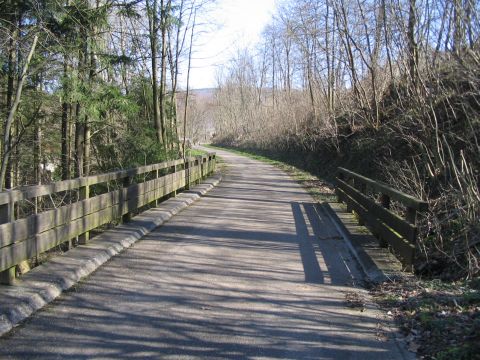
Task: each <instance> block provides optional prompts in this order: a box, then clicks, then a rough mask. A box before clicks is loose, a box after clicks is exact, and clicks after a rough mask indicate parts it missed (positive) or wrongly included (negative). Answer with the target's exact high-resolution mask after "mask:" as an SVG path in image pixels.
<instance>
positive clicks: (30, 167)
mask: <svg viewBox="0 0 480 360" xmlns="http://www.w3.org/2000/svg"><path fill="white" fill-rule="evenodd" d="M207 4H208V1H203V2H202V1H195V0H177V1H175V0H146V1H127V0H120V1H117V0H96V1H90V0H66V1H50V0H40V1H35V0H32V1H30V0H25V1H17V0H1V1H0V47H1V52H0V90H1V96H0V114H1V118H2V121H1V124H0V132H1V134H2V139H1V140H0V145H1V173H0V183H1V185H2V188H3V189H10V188H14V187H17V186H21V185H26V184H39V183H45V182H49V181H52V180H60V179H70V178H73V177H79V176H86V175H89V174H93V173H100V172H105V171H107V170H112V169H119V168H126V167H129V166H134V165H142V164H147V163H154V162H158V161H161V160H163V159H167V158H178V157H179V156H181V155H182V140H183V139H182V135H181V134H180V135H179V129H180V131H181V127H182V124H179V123H177V112H178V111H179V110H178V108H179V107H178V104H177V94H178V93H179V75H180V74H181V73H182V72H183V73H185V72H187V70H188V66H189V63H188V58H189V54H190V53H191V45H192V42H191V40H192V39H193V34H194V31H195V17H196V12H197V11H200V10H201V9H202V8H204V7H205V5H207ZM185 97H186V96H185V95H183V99H184V100H183V102H185ZM187 99H188V98H187Z"/></svg>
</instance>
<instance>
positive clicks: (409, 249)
mask: <svg viewBox="0 0 480 360" xmlns="http://www.w3.org/2000/svg"><path fill="white" fill-rule="evenodd" d="M335 191H336V194H337V197H338V199H339V200H340V201H342V202H345V203H346V204H347V210H348V211H352V210H353V211H354V212H355V213H356V214H357V216H358V217H359V220H360V222H361V223H365V224H366V225H367V226H369V227H370V228H371V229H372V231H373V232H374V234H375V235H376V236H377V237H379V239H380V241H381V244H382V245H384V246H389V247H390V248H391V249H392V251H393V253H394V254H395V255H396V256H397V257H398V258H399V259H400V261H401V262H402V264H403V265H404V266H405V268H407V269H409V270H411V269H412V268H413V263H414V260H415V249H416V240H417V226H416V219H417V212H423V211H427V210H428V203H427V202H425V201H422V200H419V199H416V198H414V197H413V196H410V195H407V194H404V193H402V192H400V191H398V190H396V189H393V188H392V187H390V186H388V185H387V184H384V183H381V182H378V181H375V180H372V179H369V178H367V177H365V176H362V175H360V174H357V173H355V172H353V171H350V170H348V169H345V168H338V172H337V178H336V189H335ZM368 194H370V196H369V195H368ZM391 200H395V201H397V202H398V203H399V204H400V205H401V206H402V207H404V209H405V211H404V213H403V214H397V213H395V212H393V211H392V209H391V206H390V205H391V204H390V202H391Z"/></svg>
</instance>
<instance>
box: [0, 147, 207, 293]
mask: <svg viewBox="0 0 480 360" xmlns="http://www.w3.org/2000/svg"><path fill="white" fill-rule="evenodd" d="M215 164H216V155H215V153H209V154H207V155H203V156H196V157H189V158H186V159H185V160H184V159H179V160H173V161H166V162H162V163H158V164H153V165H147V166H141V167H137V168H132V169H128V170H120V171H115V172H110V173H106V174H99V175H93V176H88V177H82V178H76V179H72V180H64V181H58V182H54V183H51V184H46V185H34V186H27V187H23V188H18V189H14V190H10V191H3V192H0V283H4V284H11V283H13V280H14V279H15V267H16V265H18V264H20V263H21V262H23V261H25V260H28V259H32V258H34V257H35V256H38V255H39V254H41V253H43V252H45V251H47V250H49V249H51V248H53V247H55V246H57V245H59V244H62V243H65V242H68V243H70V242H71V240H72V239H77V240H78V243H79V244H85V243H86V242H88V241H89V232H90V231H91V230H93V229H95V228H98V227H99V226H101V225H104V224H106V223H109V222H111V221H115V220H119V219H122V221H128V220H129V219H130V217H131V213H132V212H133V211H135V210H137V209H139V208H141V207H143V206H145V205H148V204H150V203H152V202H154V201H155V202H156V201H158V200H159V199H161V198H162V197H165V196H167V195H171V194H176V191H177V190H179V189H182V188H186V189H188V188H189V186H190V184H192V183H195V182H197V181H199V180H201V179H202V178H204V177H205V176H207V175H208V174H210V173H212V172H213V171H214V170H215ZM162 172H165V173H166V174H162ZM141 180H143V181H141ZM112 181H116V182H117V189H116V190H114V191H108V190H109V186H108V183H109V182H112ZM119 181H120V183H119ZM95 185H97V186H98V185H101V186H104V187H106V189H107V191H106V192H104V193H102V194H100V195H96V196H92V197H91V196H90V188H91V187H92V186H95ZM67 192H69V194H74V197H75V198H76V199H75V201H71V202H70V203H69V204H66V205H62V206H60V207H58V208H54V209H50V210H46V211H42V212H38V213H37V210H35V213H34V214H31V215H28V216H26V217H24V218H21V219H15V218H14V216H15V215H14V214H15V208H16V206H18V204H19V203H20V202H22V201H30V202H34V203H35V204H37V201H38V200H39V199H42V197H45V196H47V197H51V196H52V195H59V194H60V195H61V194H65V193H67ZM31 199H33V201H31ZM35 209H37V208H36V207H35Z"/></svg>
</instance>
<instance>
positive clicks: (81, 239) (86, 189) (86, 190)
mask: <svg viewBox="0 0 480 360" xmlns="http://www.w3.org/2000/svg"><path fill="white" fill-rule="evenodd" d="M78 192H79V200H80V201H83V200H87V199H88V198H89V197H90V186H89V185H88V184H86V185H85V186H80V188H79V189H78ZM88 240H90V232H89V231H86V232H84V233H83V234H80V235H79V236H78V243H79V244H81V245H85V244H86V243H87V242H88Z"/></svg>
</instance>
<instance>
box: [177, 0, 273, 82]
mask: <svg viewBox="0 0 480 360" xmlns="http://www.w3.org/2000/svg"><path fill="white" fill-rule="evenodd" d="M274 9H275V0H217V2H216V5H215V7H214V8H213V9H212V10H210V11H209V12H208V13H205V14H200V15H198V17H199V18H198V20H197V22H198V24H199V27H198V28H199V33H198V34H197V36H196V37H195V40H194V45H193V57H192V69H191V72H190V88H192V89H203V88H212V87H216V85H217V82H216V74H217V71H218V68H219V67H221V66H222V65H223V64H226V63H228V60H229V59H231V58H232V57H233V56H234V55H235V53H236V50H237V49H242V48H245V47H250V46H253V45H255V44H256V43H257V42H258V41H259V40H260V36H261V33H262V30H263V28H264V27H265V25H267V24H268V22H269V21H270V19H271V17H272V15H273V13H274ZM200 24H201V25H200ZM184 77H185V79H186V75H185V74H184ZM185 79H184V81H183V82H185ZM185 84H186V83H185ZM184 86H185V85H184Z"/></svg>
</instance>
